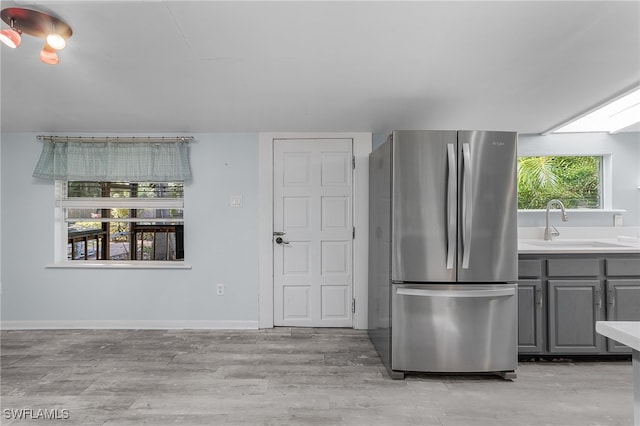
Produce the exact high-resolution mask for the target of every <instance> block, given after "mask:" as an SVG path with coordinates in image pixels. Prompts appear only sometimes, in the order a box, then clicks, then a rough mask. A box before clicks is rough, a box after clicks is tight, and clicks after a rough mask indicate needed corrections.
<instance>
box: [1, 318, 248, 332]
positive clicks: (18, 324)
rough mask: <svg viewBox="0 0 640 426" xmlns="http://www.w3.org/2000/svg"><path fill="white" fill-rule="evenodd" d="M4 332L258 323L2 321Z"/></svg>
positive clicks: (213, 327) (221, 326)
mask: <svg viewBox="0 0 640 426" xmlns="http://www.w3.org/2000/svg"><path fill="white" fill-rule="evenodd" d="M0 329H2V330H59V329H62V330H64V329H68V330H72V329H89V330H97V329H101V330H109V329H118V330H229V329H233V330H255V329H258V321H214V320H212V321H207V320H204V321H191V320H184V321H183V320H176V321H172V320H158V321H154V320H132V321H126V320H113V321H108V320H106V321H100V320H86V321H85V320H78V321H74V320H62V321H56V320H54V321H2V322H0Z"/></svg>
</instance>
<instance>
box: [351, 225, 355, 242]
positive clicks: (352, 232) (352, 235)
mask: <svg viewBox="0 0 640 426" xmlns="http://www.w3.org/2000/svg"><path fill="white" fill-rule="evenodd" d="M351 238H352V239H354V240H355V239H356V227H355V226H354V227H353V230H352V231H351Z"/></svg>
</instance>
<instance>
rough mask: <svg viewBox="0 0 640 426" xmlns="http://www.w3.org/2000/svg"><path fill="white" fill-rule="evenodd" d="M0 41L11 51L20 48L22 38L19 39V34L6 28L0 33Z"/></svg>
mask: <svg viewBox="0 0 640 426" xmlns="http://www.w3.org/2000/svg"><path fill="white" fill-rule="evenodd" d="M0 41H1V42H3V43H4V44H6V45H7V46H9V47H10V48H12V49H15V48H16V47H18V46H20V41H22V37H20V33H19V32H18V31H17V30H15V29H13V28H7V29H4V30H2V31H0Z"/></svg>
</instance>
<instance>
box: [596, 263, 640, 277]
mask: <svg viewBox="0 0 640 426" xmlns="http://www.w3.org/2000/svg"><path fill="white" fill-rule="evenodd" d="M605 262H606V264H607V275H608V276H610V277H621V276H640V259H606V260H605Z"/></svg>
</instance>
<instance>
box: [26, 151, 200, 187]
mask: <svg viewBox="0 0 640 426" xmlns="http://www.w3.org/2000/svg"><path fill="white" fill-rule="evenodd" d="M33 176H34V177H36V178H41V179H51V180H82V181H137V182H170V181H174V182H175V181H189V180H191V167H190V164H189V146H188V144H187V143H184V142H170V143H167V142H164V143H156V142H135V143H129V142H52V141H44V142H43V147H42V153H41V154H40V159H39V160H38V164H37V165H36V168H35V170H34V172H33Z"/></svg>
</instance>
